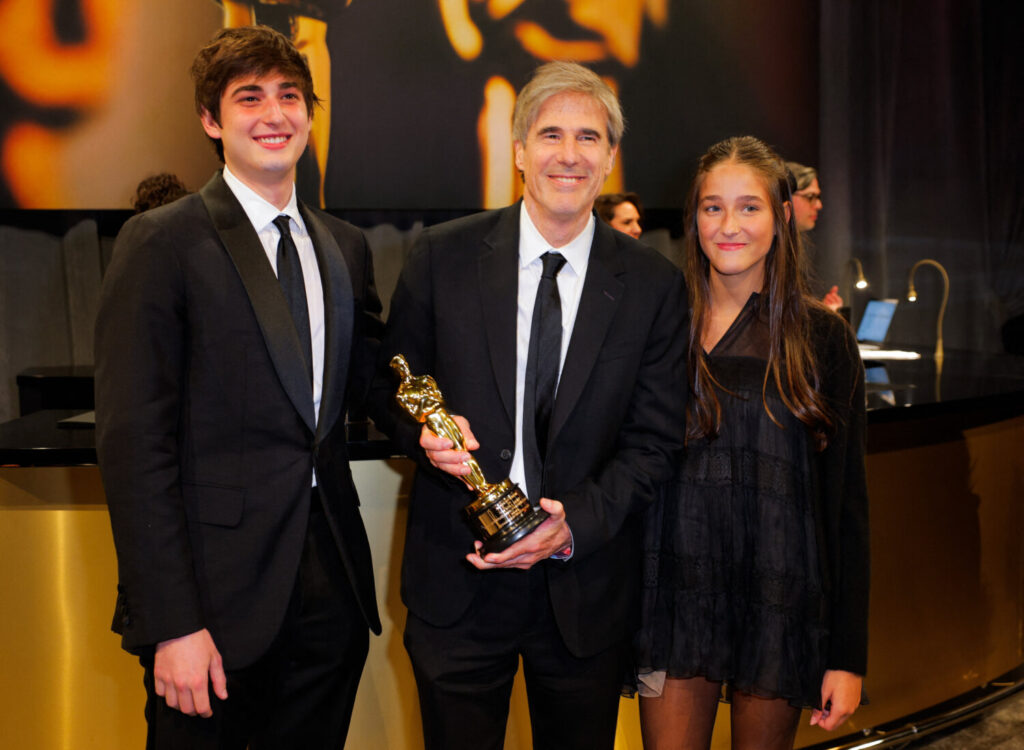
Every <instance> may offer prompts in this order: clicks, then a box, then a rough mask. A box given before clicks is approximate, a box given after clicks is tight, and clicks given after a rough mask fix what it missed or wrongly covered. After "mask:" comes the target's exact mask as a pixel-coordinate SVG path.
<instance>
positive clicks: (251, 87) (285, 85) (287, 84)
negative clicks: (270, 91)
mask: <svg viewBox="0 0 1024 750" xmlns="http://www.w3.org/2000/svg"><path fill="white" fill-rule="evenodd" d="M298 87H299V85H298V84H297V83H295V82H294V81H282V82H281V84H280V85H279V86H278V87H277V88H278V90H280V89H296V88H298ZM246 91H259V92H262V91H263V87H262V86H260V85H259V84H258V83H248V84H246V85H244V86H239V87H238V88H236V89H234V90H233V91H232V92H231V96H237V95H238V94H241V93H243V92H246Z"/></svg>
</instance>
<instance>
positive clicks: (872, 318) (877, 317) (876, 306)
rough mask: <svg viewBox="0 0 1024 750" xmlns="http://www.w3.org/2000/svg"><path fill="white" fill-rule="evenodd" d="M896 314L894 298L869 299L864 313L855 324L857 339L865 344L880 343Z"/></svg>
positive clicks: (883, 339)
mask: <svg viewBox="0 0 1024 750" xmlns="http://www.w3.org/2000/svg"><path fill="white" fill-rule="evenodd" d="M895 314H896V300H894V299H873V300H869V301H868V304H867V307H865V308H864V315H863V316H862V317H861V319H860V325H859V326H857V341H860V342H862V343H867V344H881V343H882V342H883V341H885V337H886V335H888V333H889V324H890V323H892V316H893V315H895Z"/></svg>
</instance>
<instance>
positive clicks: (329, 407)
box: [299, 204, 354, 440]
mask: <svg viewBox="0 0 1024 750" xmlns="http://www.w3.org/2000/svg"><path fill="white" fill-rule="evenodd" d="M299 210H300V211H301V213H302V220H303V221H304V222H306V229H308V230H309V235H310V237H312V239H313V248H314V249H315V250H316V259H317V262H318V264H319V266H320V281H321V283H322V284H323V287H324V383H323V390H322V391H321V395H320V418H319V420H318V421H317V429H316V435H317V440H320V439H321V438H322V437H323V436H324V435H326V434H327V433H328V432H330V430H331V428H332V427H333V426H334V424H335V422H337V420H338V416H339V415H340V414H341V411H342V407H343V406H344V402H345V390H346V384H347V382H348V366H349V356H350V354H351V352H352V326H353V325H354V321H353V315H354V310H353V307H354V306H353V304H352V302H353V299H354V294H353V291H352V276H351V274H350V273H349V272H348V264H347V263H346V262H345V256H344V255H343V254H342V252H341V248H340V247H338V243H337V241H336V240H335V239H334V235H333V234H331V233H330V231H329V230H328V229H327V227H326V226H325V225H324V223H323V222H322V221H321V220H320V219H319V217H317V216H316V214H314V213H313V212H312V211H309V210H308V209H307V208H306V207H305V206H304V205H302V204H300V205H299Z"/></svg>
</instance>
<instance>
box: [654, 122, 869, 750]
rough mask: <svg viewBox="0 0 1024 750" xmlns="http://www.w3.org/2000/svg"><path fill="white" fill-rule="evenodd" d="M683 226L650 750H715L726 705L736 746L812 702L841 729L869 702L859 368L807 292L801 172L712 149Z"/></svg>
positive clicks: (780, 740)
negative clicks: (682, 358) (793, 193)
mask: <svg viewBox="0 0 1024 750" xmlns="http://www.w3.org/2000/svg"><path fill="white" fill-rule="evenodd" d="M686 225H687V237H686V264H687V277H688V282H689V288H690V297H691V299H690V301H691V307H692V319H691V325H690V354H689V363H688V375H689V385H690V388H691V396H690V406H689V409H688V417H687V422H688V425H687V426H688V441H687V449H686V451H685V454H684V456H683V458H682V459H681V460H680V465H679V468H678V470H677V472H676V477H675V480H674V481H673V482H672V483H670V484H669V485H668V486H667V487H666V489H665V492H664V495H663V497H662V498H661V500H660V502H659V503H658V504H657V505H656V506H655V507H654V508H653V509H652V511H651V512H650V514H649V516H648V519H647V529H646V540H645V547H646V549H645V552H646V554H645V570H644V600H643V608H642V618H643V623H642V628H641V631H640V633H639V635H638V638H637V654H636V656H637V665H638V682H639V688H640V695H641V699H640V716H641V726H642V731H643V736H644V747H645V748H647V749H648V750H662V749H664V748H707V747H709V746H710V743H711V735H712V730H713V728H714V720H715V715H716V712H717V708H718V701H719V698H721V697H724V698H725V699H727V700H728V701H730V702H731V704H732V711H731V724H732V742H733V747H734V748H753V747H757V748H792V747H793V743H794V738H795V736H796V730H797V725H798V722H799V717H800V709H801V708H804V707H807V708H811V709H812V713H811V719H810V722H811V724H816V725H818V726H820V727H822V728H823V729H828V730H831V729H834V728H835V727H837V726H839V725H840V724H841V723H842V722H844V721H845V720H846V719H847V718H848V717H849V716H850V714H852V713H853V711H854V710H855V709H856V707H857V706H858V704H859V703H860V700H861V676H862V675H863V674H864V672H865V669H866V661H867V605H868V565H869V560H868V520H867V493H866V486H865V478H864V436H865V414H864V379H863V368H862V366H861V362H860V357H859V354H858V352H857V347H856V342H855V340H854V337H853V335H852V332H851V331H850V329H849V327H848V326H847V325H846V323H845V322H844V321H843V320H842V319H841V318H840V317H839V316H838V315H836V314H834V313H832V312H830V311H829V310H827V309H826V308H825V307H824V306H823V305H822V304H821V303H819V302H817V301H816V300H814V299H813V298H812V297H811V296H810V295H809V293H808V290H807V285H806V281H805V279H804V276H803V271H802V268H803V264H802V262H801V260H802V259H801V257H800V256H801V252H802V250H801V244H800V238H799V233H798V231H797V229H796V226H795V224H794V221H793V209H792V202H791V197H790V193H789V188H788V185H787V181H786V168H785V165H784V163H783V162H782V160H781V159H780V158H779V157H778V156H777V155H776V154H775V153H774V152H773V151H772V150H771V149H769V148H768V147H767V146H766V145H765V144H764V143H762V142H761V141H759V140H757V139H756V138H751V137H741V138H731V139H729V140H726V141H723V142H721V143H718V144H716V145H714V146H712V147H711V149H710V150H709V151H708V152H707V154H705V155H704V157H703V158H702V159H701V161H700V164H699V168H698V172H697V176H696V178H695V180H694V183H693V186H692V187H691V190H690V194H689V198H688V201H687V221H686ZM681 385H682V384H681Z"/></svg>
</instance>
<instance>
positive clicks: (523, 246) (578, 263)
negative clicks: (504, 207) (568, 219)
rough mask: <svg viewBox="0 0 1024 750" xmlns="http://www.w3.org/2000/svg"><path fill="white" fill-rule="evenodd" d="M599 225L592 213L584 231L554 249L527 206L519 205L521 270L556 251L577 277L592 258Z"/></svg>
mask: <svg viewBox="0 0 1024 750" xmlns="http://www.w3.org/2000/svg"><path fill="white" fill-rule="evenodd" d="M596 227H597V225H596V223H595V222H594V212H593V211H591V212H590V218H589V219H588V220H587V224H586V226H585V227H583V229H582V231H580V233H579V234H577V235H576V236H575V237H573V238H572V240H570V242H569V244H567V245H563V246H562V247H559V248H552V247H551V245H550V243H548V241H547V240H545V239H544V237H543V236H542V235H541V233H540V230H538V229H537V227H536V226H534V223H533V220H532V219H530V214H529V212H528V211H527V210H526V204H525V203H520V204H519V265H520V267H521V268H525V267H526V266H528V265H530V264H531V263H533V262H534V261H535V260H537V258H539V257H540V256H542V255H543V254H544V253H546V252H548V251H549V250H552V249H555V250H556V251H557V252H559V253H561V254H562V255H563V256H564V257H565V261H566V263H568V264H569V267H570V268H571V269H572V270H573V273H574V274H576V275H577V276H579V275H581V270H583V269H585V268H586V264H587V260H588V259H589V257H590V246H591V245H593V244H594V231H595V229H596Z"/></svg>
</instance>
